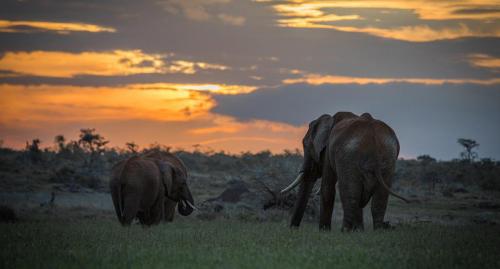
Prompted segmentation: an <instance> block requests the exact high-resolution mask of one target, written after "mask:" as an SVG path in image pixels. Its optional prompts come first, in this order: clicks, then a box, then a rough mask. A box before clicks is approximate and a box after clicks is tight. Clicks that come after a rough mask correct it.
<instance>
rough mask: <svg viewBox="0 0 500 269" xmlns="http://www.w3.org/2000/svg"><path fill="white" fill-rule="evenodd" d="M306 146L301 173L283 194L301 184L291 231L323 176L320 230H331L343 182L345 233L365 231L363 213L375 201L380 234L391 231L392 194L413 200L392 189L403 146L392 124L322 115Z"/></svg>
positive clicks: (349, 115)
mask: <svg viewBox="0 0 500 269" xmlns="http://www.w3.org/2000/svg"><path fill="white" fill-rule="evenodd" d="M302 143H303V147H304V162H303V165H302V169H301V172H300V173H299V175H298V176H297V178H296V179H295V181H294V182H292V184H290V186H288V187H287V188H285V189H284V190H283V191H282V193H285V192H288V191H290V190H291V189H293V188H294V187H296V186H297V185H299V184H300V188H299V193H298V198H297V201H296V204H295V208H294V212H293V216H292V220H291V224H290V225H291V227H298V226H299V225H300V222H301V220H302V217H303V215H304V211H305V209H306V206H307V201H308V198H309V195H310V193H311V190H312V188H313V186H314V183H315V181H316V179H318V178H320V177H321V178H322V180H321V209H320V222H319V227H320V229H325V230H330V229H331V219H332V213H333V204H334V201H335V184H336V183H337V181H338V188H339V193H340V200H341V202H342V208H343V210H344V218H343V222H342V231H352V230H363V229H364V225H363V208H364V207H365V206H366V204H367V203H368V201H369V200H370V199H372V204H371V212H372V216H373V227H374V229H380V228H388V227H390V226H389V225H388V223H386V222H384V215H385V211H386V208H387V201H388V196H389V194H392V195H394V196H396V197H398V198H400V199H402V200H404V201H406V202H408V200H406V199H405V198H403V197H401V196H399V195H397V194H395V193H394V192H392V191H391V190H390V186H391V182H392V177H393V174H394V169H395V165H396V160H397V158H398V155H399V142H398V139H397V137H396V134H395V133H394V131H393V130H392V129H391V128H390V127H389V126H388V125H387V124H385V123H384V122H382V121H380V120H376V119H373V118H372V116H371V115H370V114H368V113H364V114H363V115H361V116H357V115H355V114H353V113H351V112H338V113H336V114H335V115H334V116H333V117H332V116H330V115H322V116H321V117H319V118H318V119H316V120H314V121H312V122H311V123H310V124H309V130H308V131H307V133H306V135H305V136H304V139H303V141H302Z"/></svg>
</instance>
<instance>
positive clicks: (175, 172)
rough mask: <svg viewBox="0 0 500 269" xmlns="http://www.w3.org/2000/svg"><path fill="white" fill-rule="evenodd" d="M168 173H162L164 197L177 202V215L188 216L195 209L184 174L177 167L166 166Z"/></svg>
mask: <svg viewBox="0 0 500 269" xmlns="http://www.w3.org/2000/svg"><path fill="white" fill-rule="evenodd" d="M168 167H169V170H170V171H168V172H166V173H164V175H163V177H162V180H163V184H164V186H165V189H166V191H165V192H166V193H165V194H166V196H167V197H168V198H169V199H171V200H173V201H176V202H178V205H177V210H178V211H179V214H181V215H183V216H188V215H190V214H191V213H192V212H193V209H195V206H194V200H193V196H192V195H191V191H190V190H189V187H188V185H187V180H186V177H187V175H186V173H185V172H184V171H182V170H181V169H179V168H178V167H175V166H172V165H168Z"/></svg>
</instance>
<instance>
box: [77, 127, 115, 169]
mask: <svg viewBox="0 0 500 269" xmlns="http://www.w3.org/2000/svg"><path fill="white" fill-rule="evenodd" d="M108 143H109V141H106V139H105V138H104V137H103V136H101V135H100V134H97V133H96V132H95V129H94V128H92V129H91V128H88V129H80V139H79V140H78V144H79V145H81V146H82V147H83V149H84V150H87V151H88V152H90V163H89V164H92V163H93V161H94V159H95V158H97V157H98V156H99V155H101V153H103V152H104V146H105V145H106V144H108Z"/></svg>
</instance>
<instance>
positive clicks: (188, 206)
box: [177, 190, 195, 216]
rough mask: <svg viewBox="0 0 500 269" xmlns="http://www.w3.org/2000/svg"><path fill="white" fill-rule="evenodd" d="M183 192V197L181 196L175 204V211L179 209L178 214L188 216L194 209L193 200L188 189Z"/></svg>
mask: <svg viewBox="0 0 500 269" xmlns="http://www.w3.org/2000/svg"><path fill="white" fill-rule="evenodd" d="M185 193H186V194H185V195H183V196H184V197H182V198H181V200H180V201H179V204H178V205H177V211H179V214H181V215H182V216H189V215H190V214H191V213H193V210H194V209H195V207H194V200H193V196H192V195H191V192H190V191H189V190H186V191H185Z"/></svg>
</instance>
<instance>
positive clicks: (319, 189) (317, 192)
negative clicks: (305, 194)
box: [316, 187, 321, 195]
mask: <svg viewBox="0 0 500 269" xmlns="http://www.w3.org/2000/svg"><path fill="white" fill-rule="evenodd" d="M320 193H321V187H319V188H318V189H317V190H316V195H319V194H320Z"/></svg>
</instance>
